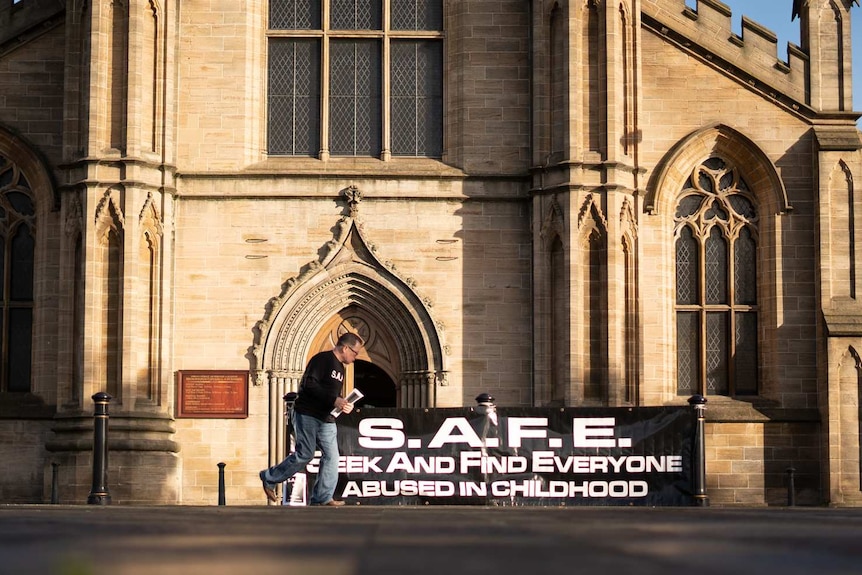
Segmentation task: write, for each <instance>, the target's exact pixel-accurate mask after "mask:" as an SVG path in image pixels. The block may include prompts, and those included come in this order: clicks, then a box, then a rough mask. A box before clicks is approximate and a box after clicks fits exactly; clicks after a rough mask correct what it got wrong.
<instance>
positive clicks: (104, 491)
mask: <svg viewBox="0 0 862 575" xmlns="http://www.w3.org/2000/svg"><path fill="white" fill-rule="evenodd" d="M93 401H94V402H95V403H96V410H95V415H94V420H93V487H92V489H90V495H89V496H88V497H87V503H88V504H90V505H110V504H111V494H110V493H108V403H110V401H111V396H110V395H108V394H107V393H105V392H104V391H100V392H99V393H97V394H95V395H94V396H93Z"/></svg>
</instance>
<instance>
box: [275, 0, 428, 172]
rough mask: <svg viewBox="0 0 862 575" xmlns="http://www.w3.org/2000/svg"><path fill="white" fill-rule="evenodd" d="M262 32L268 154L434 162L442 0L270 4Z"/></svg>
mask: <svg viewBox="0 0 862 575" xmlns="http://www.w3.org/2000/svg"><path fill="white" fill-rule="evenodd" d="M325 18H326V19H328V21H324V19H325ZM386 18H388V22H386V21H384V19H386ZM267 36H268V42H269V50H268V57H269V63H268V82H269V92H268V152H269V154H270V155H285V156H311V157H322V156H327V155H335V156H357V157H360V156H367V157H377V158H383V159H386V158H388V157H389V156H418V157H441V156H442V154H443V2H442V0H271V2H270V5H269V29H268V32H267ZM387 62H388V66H386V65H384V63H387Z"/></svg>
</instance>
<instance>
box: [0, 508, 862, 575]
mask: <svg viewBox="0 0 862 575" xmlns="http://www.w3.org/2000/svg"><path fill="white" fill-rule="evenodd" d="M276 573H277V574H279V575H285V574H292V573H297V574H300V573H301V574H303V575H314V574H318V573H320V574H326V575H366V574H368V575H370V574H378V573H381V574H383V573H385V574H389V573H392V574H399V575H431V574H434V575H440V574H442V575H460V574H489V573H505V574H508V573H529V574H534V573H536V574H542V573H561V574H563V573H566V574H567V573H583V574H590V575H593V574H595V575H605V574H606V575H612V574H613V575H617V574H628V573H632V574H638V575H653V574H655V575H658V574H662V575H668V574H671V573H695V574H698V575H717V574H733V575H747V574H756V575H764V574H771V573H780V574H782V575H803V574H805V575H810V574H812V573H816V574H817V575H838V574H847V575H850V574H853V575H858V574H859V573H862V509H823V508H800V507H795V508H767V509H719V508H707V509H699V508H614V507H599V508H595V507H592V508H591V507H577V508H523V507H521V508H511V507H509V508H485V507H436V506H429V507H370V506H348V507H344V508H340V509H335V508H319V507H313V508H296V507H293V508H289V507H275V506H272V507H264V506H260V507H231V506H213V507H179V506H177V507H131V506H105V507H99V506H91V505H80V506H65V505H62V506H61V505H21V506H18V505H16V506H0V574H4V575H5V574H10V575H12V574H14V575H30V574H39V575H55V574H56V575H138V574H141V575H142V574H147V575H154V574H158V575H174V574H183V575H196V574H206V575H222V574H225V575H226V574H248V575H269V574H276Z"/></svg>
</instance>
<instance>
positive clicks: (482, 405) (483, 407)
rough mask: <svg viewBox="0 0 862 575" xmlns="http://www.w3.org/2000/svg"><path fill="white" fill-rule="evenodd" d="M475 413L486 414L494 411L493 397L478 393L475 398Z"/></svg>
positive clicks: (495, 407)
mask: <svg viewBox="0 0 862 575" xmlns="http://www.w3.org/2000/svg"><path fill="white" fill-rule="evenodd" d="M476 403H477V404H478V406H477V411H478V412H479V413H488V412H490V411H496V409H497V406H496V405H494V396H493V395H491V394H490V393H480V394H479V395H477V396H476Z"/></svg>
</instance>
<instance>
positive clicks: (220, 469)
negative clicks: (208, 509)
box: [218, 462, 227, 505]
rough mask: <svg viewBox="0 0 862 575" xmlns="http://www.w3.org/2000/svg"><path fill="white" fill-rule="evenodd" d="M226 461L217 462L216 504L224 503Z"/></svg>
mask: <svg viewBox="0 0 862 575" xmlns="http://www.w3.org/2000/svg"><path fill="white" fill-rule="evenodd" d="M225 465H227V463H222V462H219V464H218V504H219V505H224V504H225V498H224V468H225Z"/></svg>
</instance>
